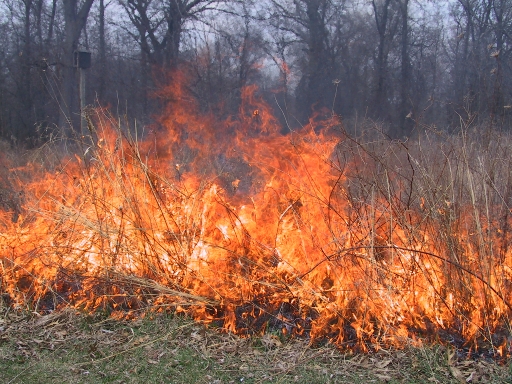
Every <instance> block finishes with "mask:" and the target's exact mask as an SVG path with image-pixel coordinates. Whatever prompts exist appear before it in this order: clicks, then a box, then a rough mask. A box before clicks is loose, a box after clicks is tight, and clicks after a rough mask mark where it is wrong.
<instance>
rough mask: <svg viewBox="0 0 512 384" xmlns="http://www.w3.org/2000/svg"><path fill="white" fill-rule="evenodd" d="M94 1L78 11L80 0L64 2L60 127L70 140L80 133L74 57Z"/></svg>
mask: <svg viewBox="0 0 512 384" xmlns="http://www.w3.org/2000/svg"><path fill="white" fill-rule="evenodd" d="M93 2H94V0H85V1H84V2H83V4H82V7H81V8H80V9H79V10H77V3H78V0H63V4H64V22H65V28H64V43H63V57H62V63H61V64H62V67H63V68H62V75H63V76H62V83H61V100H60V110H61V115H60V121H59V126H60V129H61V131H62V134H63V137H64V138H70V137H72V136H73V135H74V134H76V133H78V132H79V131H80V114H79V112H80V107H79V105H78V97H77V85H78V79H77V70H76V68H75V67H74V65H73V64H74V63H73V55H74V52H75V51H76V50H77V48H78V41H79V39H80V34H81V32H82V30H83V28H84V26H85V23H86V21H87V16H88V15H89V11H90V9H91V6H92V3H93Z"/></svg>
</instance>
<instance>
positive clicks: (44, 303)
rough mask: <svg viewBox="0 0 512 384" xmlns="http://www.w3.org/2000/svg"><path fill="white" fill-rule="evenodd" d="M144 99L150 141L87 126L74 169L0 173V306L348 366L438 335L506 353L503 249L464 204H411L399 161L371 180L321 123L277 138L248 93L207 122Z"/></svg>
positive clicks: (67, 164) (100, 115) (376, 164)
mask: <svg viewBox="0 0 512 384" xmlns="http://www.w3.org/2000/svg"><path fill="white" fill-rule="evenodd" d="M160 96H161V97H162V98H164V97H165V98H166V99H167V100H168V101H169V102H168V106H169V107H168V110H167V112H166V113H165V114H164V116H163V117H162V119H161V121H160V123H161V126H162V127H164V128H162V129H155V130H153V131H151V132H146V133H145V134H144V136H143V137H138V136H137V135H136V134H135V133H134V132H133V133H130V131H129V130H124V131H121V130H120V129H119V128H116V121H115V119H114V118H112V117H110V116H109V115H108V113H107V112H106V111H102V110H98V111H96V114H95V118H94V121H93V122H91V124H90V126H91V132H90V136H88V137H85V138H83V141H82V142H81V143H80V150H79V151H78V154H77V155H76V156H74V157H69V158H61V159H55V160H54V162H53V163H52V164H49V165H48V164H46V165H45V166H42V165H41V164H38V163H37V162H36V161H34V162H32V163H29V164H27V165H26V166H23V167H14V166H12V165H9V162H8V159H6V158H4V159H3V160H2V161H3V163H4V165H5V166H7V167H9V168H10V176H9V182H10V183H12V189H13V190H18V191H24V198H23V204H22V208H21V209H20V210H19V212H16V217H15V218H14V216H13V212H14V210H13V209H4V210H2V211H1V214H2V216H1V218H0V219H1V221H0V224H1V226H2V234H1V236H0V249H1V256H0V262H1V268H2V280H1V290H2V292H3V293H4V294H3V297H4V301H5V302H6V303H7V302H8V304H9V305H10V306H12V307H14V308H30V309H31V310H35V311H45V310H54V309H61V308H63V307H66V306H72V307H77V308H81V309H83V310H85V311H97V310H108V311H111V312H112V314H113V315H115V316H119V315H122V314H124V315H126V316H129V315H135V314H136V311H137V310H138V309H141V308H145V307H147V306H151V307H153V308H155V309H158V308H161V309H165V308H168V307H175V308H176V309H177V310H178V311H183V312H187V313H190V314H192V315H193V316H195V317H196V318H197V319H198V320H201V321H204V322H206V323H213V324H216V325H222V326H223V328H225V329H226V330H229V331H232V332H235V333H239V334H252V333H261V332H264V331H265V330H266V329H269V328H270V329H276V328H277V329H280V330H281V331H283V332H285V333H287V334H293V335H297V336H303V337H311V338H312V340H315V339H322V338H328V339H329V340H331V341H332V342H334V343H336V344H338V345H339V346H340V347H356V348H359V350H364V351H368V350H376V349H379V348H382V347H383V346H389V345H394V346H401V345H404V344H405V343H407V342H411V340H414V339H421V338H426V339H436V338H437V337H438V336H436V333H438V332H439V333H440V334H441V335H442V334H452V335H457V337H460V338H462V340H464V343H466V344H467V345H475V346H477V347H478V345H479V344H480V343H485V342H487V343H490V344H491V345H492V347H493V348H495V349H496V351H499V353H500V354H501V355H502V356H503V355H507V353H508V352H507V338H506V337H505V336H503V334H504V333H503V332H504V330H505V331H506V327H507V326H508V319H509V315H510V311H511V304H510V302H511V297H510V296H511V294H510V284H511V281H512V272H511V271H512V269H511V268H512V260H511V255H510V252H508V250H507V249H505V250H504V251H503V249H504V248H503V247H502V244H504V243H506V242H507V241H508V239H507V238H506V237H507V236H508V234H500V233H499V232H497V229H499V228H500V225H499V223H496V222H493V221H492V218H491V217H488V216H486V215H485V214H484V213H483V212H477V211H476V210H475V209H476V208H475V205H474V204H473V205H472V204H470V202H468V204H465V203H464V204H463V203H461V202H457V201H452V200H446V201H445V200H441V199H439V200H435V199H431V200H429V197H432V196H429V195H428V194H427V193H425V194H424V195H419V194H416V195H414V193H413V190H412V185H413V182H414V180H413V176H411V175H410V174H409V175H408V174H407V172H409V173H410V169H414V168H415V167H416V168H417V169H420V168H421V164H419V165H415V164H414V163H413V160H411V156H412V155H411V153H410V152H408V151H404V152H403V153H401V154H400V153H395V154H394V155H395V156H397V158H398V157H399V156H406V160H405V162H404V163H402V164H406V165H407V166H409V167H411V168H410V169H409V171H408V170H402V169H395V170H393V169H390V168H386V167H385V166H383V164H382V162H381V159H379V158H377V157H375V156H374V155H373V154H372V153H371V152H369V151H368V150H367V149H365V147H364V146H362V145H361V144H360V143H358V142H356V141H354V140H353V139H352V138H351V137H349V136H348V135H346V134H345V133H344V131H343V129H342V128H341V127H342V125H341V122H340V121H339V120H338V119H336V118H335V117H333V116H327V117H326V118H325V119H323V120H322V119H321V118H319V117H315V118H314V119H312V120H311V121H310V124H309V125H307V126H305V127H303V129H302V130H300V131H291V132H289V133H287V134H282V133H280V132H281V127H280V125H279V123H278V121H277V119H276V118H275V117H274V116H273V115H272V113H271V107H270V106H269V105H268V104H266V103H265V102H264V101H263V100H262V99H260V98H258V97H257V90H256V89H255V88H253V87H247V88H246V89H244V91H243V93H242V102H241V104H240V109H239V114H238V116H236V117H229V118H227V119H225V120H221V121H219V120H216V119H214V118H213V117H212V116H208V115H207V116H204V115H201V114H200V113H199V112H197V111H198V108H197V106H196V105H195V104H194V101H193V99H192V98H191V97H189V96H188V95H187V93H186V91H185V88H184V86H183V82H182V81H176V82H175V84H174V86H173V87H172V88H171V87H168V88H166V89H164V90H162V91H161V93H160ZM397 147H398V148H402V147H400V145H397ZM402 149H403V148H402ZM404 154H405V155H404ZM398 161H402V160H398ZM415 188H416V187H415ZM455 205H456V207H455ZM455 209H457V212H459V215H458V216H454V212H455ZM507 220H508V219H507ZM495 229H496V230H495ZM457 231H458V232H457ZM492 232H494V233H496V236H495V238H493V237H492V236H491V235H489V234H490V233H492ZM479 236H486V238H485V239H479V238H478V237H479ZM487 236H489V237H487ZM500 249H501V251H500ZM500 332H501V333H500ZM507 332H508V331H507ZM495 335H501V336H500V337H499V340H498V339H496V337H497V336H495ZM440 338H441V339H443V337H442V336H440ZM446 339H447V338H445V340H446ZM461 345H462V344H461Z"/></svg>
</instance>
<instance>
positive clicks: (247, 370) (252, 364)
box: [0, 310, 512, 384]
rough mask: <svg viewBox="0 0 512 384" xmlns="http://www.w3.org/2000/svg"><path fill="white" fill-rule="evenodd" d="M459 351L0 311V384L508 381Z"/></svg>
mask: <svg viewBox="0 0 512 384" xmlns="http://www.w3.org/2000/svg"><path fill="white" fill-rule="evenodd" d="M455 356H456V354H455V353H454V352H453V351H451V350H450V349H449V348H447V347H445V346H441V345H437V346H429V347H426V346H423V347H417V346H416V347H412V346H408V347H405V348H403V349H400V350H397V349H393V350H381V351H379V352H378V353H376V354H370V355H368V354H356V353H347V352H342V351H340V350H338V349H336V348H335V347H334V346H332V345H330V344H329V343H325V344H324V345H315V346H312V345H310V343H309V342H308V341H307V340H297V339H288V338H286V337H284V336H283V335H280V334H266V335H263V336H260V337H253V338H250V339H247V338H246V339H243V338H239V337H237V336H235V335H230V334H225V333H222V332H219V331H218V330H214V329H208V328H206V327H204V326H203V325H201V324H198V323H197V322H194V321H193V320H191V319H188V318H185V317H183V316H177V315H171V314H146V315H145V316H143V317H139V318H138V319H136V320H119V319H113V318H112V317H109V316H106V315H85V314H81V313H78V312H76V311H74V310H64V311H61V312H55V313H51V314H47V315H43V316H41V315H37V314H34V313H27V312H18V313H14V312H12V311H6V312H5V313H4V314H2V315H1V316H0V382H2V383H141V382H144V383H205V384H206V383H211V384H213V383H365V384H366V383H460V382H465V383H511V382H512V368H511V366H510V364H497V363H495V362H492V361H485V360H464V359H460V358H458V359H457V358H456V357H455Z"/></svg>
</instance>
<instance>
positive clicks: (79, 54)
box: [74, 51, 91, 69]
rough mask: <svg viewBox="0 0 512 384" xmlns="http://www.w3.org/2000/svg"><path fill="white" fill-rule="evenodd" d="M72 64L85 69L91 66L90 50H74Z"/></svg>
mask: <svg viewBox="0 0 512 384" xmlns="http://www.w3.org/2000/svg"><path fill="white" fill-rule="evenodd" d="M74 66H75V67H77V68H80V69H87V68H89V67H90V66H91V52H89V51H75V57H74Z"/></svg>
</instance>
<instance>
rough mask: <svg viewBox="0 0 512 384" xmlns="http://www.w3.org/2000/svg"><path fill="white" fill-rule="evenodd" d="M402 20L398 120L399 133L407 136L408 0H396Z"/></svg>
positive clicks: (408, 126) (408, 70)
mask: <svg viewBox="0 0 512 384" xmlns="http://www.w3.org/2000/svg"><path fill="white" fill-rule="evenodd" d="M398 1H399V5H400V14H401V20H402V31H401V33H402V40H401V71H400V77H401V84H400V109H399V119H400V120H399V121H400V131H401V135H403V136H408V135H409V134H410V133H411V128H412V120H410V119H409V118H408V116H409V114H410V113H411V112H412V109H411V108H412V106H411V102H410V100H409V98H410V95H409V89H410V86H411V84H410V65H411V64H410V57H409V0H398Z"/></svg>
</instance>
